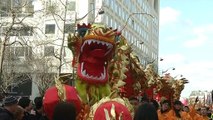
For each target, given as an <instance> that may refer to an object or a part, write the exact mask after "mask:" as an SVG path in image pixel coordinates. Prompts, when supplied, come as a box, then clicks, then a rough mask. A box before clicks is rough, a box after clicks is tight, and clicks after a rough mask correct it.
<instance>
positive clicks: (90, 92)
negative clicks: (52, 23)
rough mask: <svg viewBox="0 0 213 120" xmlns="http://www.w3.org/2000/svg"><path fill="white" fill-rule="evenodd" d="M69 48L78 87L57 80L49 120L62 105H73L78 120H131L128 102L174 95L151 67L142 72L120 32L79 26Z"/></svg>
mask: <svg viewBox="0 0 213 120" xmlns="http://www.w3.org/2000/svg"><path fill="white" fill-rule="evenodd" d="M68 47H69V48H70V49H71V50H72V52H73V62H72V63H73V64H72V66H73V68H74V69H75V70H76V72H75V74H74V75H75V79H74V81H75V87H73V86H69V85H66V84H65V82H64V81H63V80H60V79H58V80H56V85H55V86H53V87H51V88H49V89H48V90H47V91H46V93H45V96H44V109H45V111H46V112H48V113H50V114H48V116H49V118H50V120H51V116H52V112H53V110H54V104H56V103H58V102H59V101H67V102H74V103H75V105H76V108H77V110H78V118H77V119H78V120H99V119H104V118H105V119H106V120H131V119H132V115H133V108H132V107H131V105H130V103H129V101H128V99H127V98H130V97H138V96H139V95H140V94H141V93H147V94H148V95H149V96H151V97H150V99H153V98H155V97H156V96H157V95H163V94H164V92H165V91H164V90H163V88H166V89H167V88H170V89H171V91H175V90H174V87H172V85H170V84H169V83H168V82H167V81H164V80H162V79H159V76H158V75H157V74H156V73H154V71H153V69H152V66H151V65H150V66H147V67H146V69H144V68H143V66H142V65H141V64H140V61H139V59H138V57H137V56H136V55H135V54H134V53H133V51H132V46H131V45H129V44H128V42H127V40H126V39H125V37H123V36H122V35H121V32H119V31H118V30H117V29H112V28H110V27H106V26H104V25H100V24H93V25H91V24H88V25H86V24H82V25H78V26H77V31H76V33H74V34H69V36H68ZM173 86H174V85H173ZM176 86H177V84H176ZM175 88H176V87H175ZM180 89H182V87H181V88H180ZM149 91H151V94H150V92H149ZM154 92H155V93H156V94H155V96H154ZM173 93H174V92H173ZM173 93H172V94H173ZM177 94H179V93H177Z"/></svg>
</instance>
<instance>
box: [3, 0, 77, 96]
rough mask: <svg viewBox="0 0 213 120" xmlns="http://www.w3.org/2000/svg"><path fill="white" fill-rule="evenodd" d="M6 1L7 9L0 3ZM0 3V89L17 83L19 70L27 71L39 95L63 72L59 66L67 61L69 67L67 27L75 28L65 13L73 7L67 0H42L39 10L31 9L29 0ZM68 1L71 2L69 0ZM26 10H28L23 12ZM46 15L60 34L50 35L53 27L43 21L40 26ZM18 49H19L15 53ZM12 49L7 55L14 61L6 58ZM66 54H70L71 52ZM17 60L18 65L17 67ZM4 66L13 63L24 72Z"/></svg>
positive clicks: (5, 88)
mask: <svg viewBox="0 0 213 120" xmlns="http://www.w3.org/2000/svg"><path fill="white" fill-rule="evenodd" d="M7 2H8V4H9V5H8V4H7V5H4V6H9V7H7V8H9V9H6V8H5V7H2V6H1V5H3V3H4V4H6V3H7ZM14 2H17V3H16V6H14V5H13V3H14ZM39 2H40V1H39ZM1 3H2V4H1V5H0V9H1V11H0V13H1V15H2V14H3V13H4V16H3V17H2V18H1V20H2V21H0V27H1V28H2V29H1V32H0V33H1V34H0V39H1V51H0V75H1V78H2V79H1V83H2V85H1V90H2V91H5V90H7V89H8V88H10V86H11V85H9V84H8V83H11V84H14V82H17V81H16V80H15V79H16V78H17V77H18V76H17V75H20V73H23V74H26V73H27V76H29V78H30V79H32V80H33V82H34V83H35V84H36V85H37V86H38V89H39V93H40V94H41V95H42V94H43V93H44V91H45V90H46V89H47V88H48V87H49V86H50V85H51V84H50V83H53V81H54V79H55V78H56V76H58V75H59V74H60V73H62V72H63V71H62V66H63V65H67V63H69V64H70V66H71V58H69V57H66V58H67V59H65V56H66V55H67V54H66V53H65V49H66V46H65V44H66V42H67V41H66V35H67V33H68V30H72V29H73V28H74V26H73V24H72V23H71V19H70V16H68V15H67V11H69V12H70V9H72V8H69V5H67V4H69V2H68V1H67V0H58V1H55V2H53V3H50V1H47V0H41V4H40V6H42V7H41V8H39V9H37V8H36V7H34V8H36V9H34V10H32V8H33V6H32V2H30V1H28V0H22V1H21V2H20V1H19V0H9V1H7V0H4V1H1ZM59 4H60V5H59ZM71 4H73V3H72V2H71ZM58 6H61V7H58ZM62 8H63V9H62ZM26 9H28V10H27V11H30V12H26V11H24V10H26ZM6 13H7V14H6ZM46 18H48V19H49V20H52V21H54V23H55V24H56V27H57V29H58V30H59V33H58V34H59V35H58V34H57V36H54V35H51V34H49V32H50V33H51V32H52V30H53V29H51V27H53V26H51V24H45V27H46V28H45V29H44V28H42V27H41V26H43V21H45V19H46ZM68 18H69V20H68ZM48 25H49V26H48ZM48 27H49V28H50V29H48ZM54 29H56V28H54ZM7 48H8V50H9V52H8V50H7ZM17 50H18V51H21V52H17ZM11 52H13V53H14V54H13V56H10V57H11V58H10V59H13V60H8V59H5V58H9V55H10V54H11ZM68 54H71V52H70V53H68ZM56 58H57V59H58V60H56ZM17 63H19V64H20V65H19V66H17ZM6 65H7V66H12V65H13V67H14V68H16V69H18V70H23V71H14V70H13V69H9V68H11V67H6ZM68 66H69V65H68ZM6 68H8V69H9V70H7V69H6ZM17 73H19V74H17ZM13 74H14V76H13ZM9 79H11V80H9ZM9 81H10V82H9ZM19 82H20V84H21V83H24V81H22V82H21V81H19ZM3 84H5V85H3ZM17 85H18V84H16V86H17Z"/></svg>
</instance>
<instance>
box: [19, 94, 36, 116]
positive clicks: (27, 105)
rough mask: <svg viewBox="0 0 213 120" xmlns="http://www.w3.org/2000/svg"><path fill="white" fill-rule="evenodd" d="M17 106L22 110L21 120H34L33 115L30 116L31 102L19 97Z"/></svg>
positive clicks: (26, 98)
mask: <svg viewBox="0 0 213 120" xmlns="http://www.w3.org/2000/svg"><path fill="white" fill-rule="evenodd" d="M18 105H20V106H21V107H22V108H24V117H23V120H36V117H35V115H33V114H31V111H32V109H33V105H32V101H31V100H30V99H29V98H28V97H21V98H20V99H19V101H18Z"/></svg>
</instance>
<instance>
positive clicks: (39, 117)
mask: <svg viewBox="0 0 213 120" xmlns="http://www.w3.org/2000/svg"><path fill="white" fill-rule="evenodd" d="M34 103H35V117H36V120H47V117H46V116H45V114H44V109H43V98H42V97H36V98H35V99H34Z"/></svg>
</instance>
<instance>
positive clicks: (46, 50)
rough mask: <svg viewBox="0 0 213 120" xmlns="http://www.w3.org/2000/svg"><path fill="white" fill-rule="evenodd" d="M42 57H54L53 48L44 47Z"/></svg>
mask: <svg viewBox="0 0 213 120" xmlns="http://www.w3.org/2000/svg"><path fill="white" fill-rule="evenodd" d="M44 56H54V46H45V47H44Z"/></svg>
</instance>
